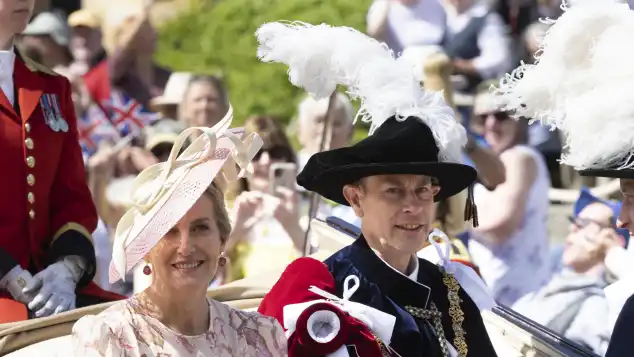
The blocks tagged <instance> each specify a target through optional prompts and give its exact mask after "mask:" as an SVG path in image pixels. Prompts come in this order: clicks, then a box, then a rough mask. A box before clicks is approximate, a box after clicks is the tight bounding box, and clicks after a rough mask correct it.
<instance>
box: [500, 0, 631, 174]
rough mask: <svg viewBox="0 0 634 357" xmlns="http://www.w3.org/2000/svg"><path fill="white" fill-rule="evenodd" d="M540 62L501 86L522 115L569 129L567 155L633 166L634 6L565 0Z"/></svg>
mask: <svg viewBox="0 0 634 357" xmlns="http://www.w3.org/2000/svg"><path fill="white" fill-rule="evenodd" d="M561 8H562V9H563V10H564V13H563V14H562V15H561V16H560V17H559V18H558V19H557V20H556V21H554V20H546V21H547V23H549V24H551V26H550V28H549V29H548V31H547V33H546V35H545V36H544V38H543V39H542V41H541V43H540V49H539V51H538V52H537V53H538V54H537V55H536V58H535V63H534V64H522V65H521V66H520V67H518V68H517V69H515V70H514V71H513V72H512V73H510V74H507V75H506V76H505V78H503V79H502V80H501V81H500V85H499V87H498V88H494V91H495V92H496V94H498V95H499V96H498V97H499V98H500V99H501V103H500V104H501V105H502V106H503V108H504V109H505V110H508V111H510V112H511V113H513V114H514V116H515V117H517V118H521V117H523V118H529V119H532V120H539V121H541V123H542V124H544V125H549V126H552V127H556V128H558V129H560V130H561V131H562V132H563V133H564V134H565V135H566V146H567V149H568V153H567V154H565V155H564V156H563V158H562V162H563V163H564V164H567V165H571V166H573V167H575V168H576V169H578V170H583V169H605V168H614V167H619V168H621V169H622V168H629V166H634V164H631V163H628V160H629V159H630V158H631V156H632V152H633V149H634V130H629V129H628V128H634V100H632V99H631V94H630V98H629V99H628V98H627V96H628V93H631V90H632V89H634V62H632V61H631V59H632V58H634V47H632V46H630V42H631V39H630V38H631V34H632V33H634V32H633V31H634V12H632V11H631V10H630V9H629V7H628V5H627V4H623V3H621V2H617V1H615V0H607V1H606V0H574V1H573V2H570V3H567V2H565V1H564V3H563V4H562V6H561Z"/></svg>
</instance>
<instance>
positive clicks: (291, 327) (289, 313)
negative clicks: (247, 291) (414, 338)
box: [283, 275, 396, 344]
mask: <svg viewBox="0 0 634 357" xmlns="http://www.w3.org/2000/svg"><path fill="white" fill-rule="evenodd" d="M350 282H352V286H349V284H350ZM343 284H344V285H343V286H344V292H343V298H339V297H337V296H335V295H333V294H330V293H329V292H327V291H324V290H322V289H319V288H317V287H315V286H311V287H310V288H309V289H308V290H309V291H311V292H313V293H315V294H317V295H319V296H321V297H323V298H324V299H325V300H323V299H320V300H313V301H308V302H304V303H299V304H292V305H286V306H284V311H283V313H284V328H286V330H287V332H286V336H287V337H290V336H291V335H292V334H293V332H295V330H296V328H297V326H296V324H297V319H298V318H299V316H300V315H301V314H302V312H304V310H306V309H307V308H308V307H310V306H312V305H314V304H318V303H324V302H325V303H329V304H331V305H333V306H336V307H337V308H339V309H341V310H343V311H345V312H347V313H348V314H350V316H352V317H354V318H355V319H357V320H359V321H361V322H362V323H363V324H364V325H366V326H367V327H368V328H369V329H370V331H372V333H374V334H375V335H376V337H378V338H379V339H381V341H383V342H385V344H389V343H390V341H391V339H392V331H393V330H394V324H395V323H396V317H394V316H392V315H390V314H387V313H385V312H383V311H380V310H377V309H375V308H373V307H370V306H367V305H363V304H359V303H357V302H354V301H350V298H351V297H352V295H353V294H354V293H355V292H356V291H357V289H358V288H359V286H360V282H359V278H358V277H357V276H354V275H350V276H348V277H347V278H346V280H345V281H344V283H343Z"/></svg>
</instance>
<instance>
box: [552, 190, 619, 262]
mask: <svg viewBox="0 0 634 357" xmlns="http://www.w3.org/2000/svg"><path fill="white" fill-rule="evenodd" d="M611 228H612V210H611V209H610V208H609V207H608V206H606V205H604V204H602V203H598V202H597V203H591V204H589V205H587V206H586V207H585V208H584V209H583V210H581V212H579V215H578V216H577V217H575V218H574V219H573V221H572V222H571V226H570V233H569V234H568V236H567V237H566V245H565V248H564V252H563V256H562V260H563V263H564V265H567V266H569V267H571V268H572V269H574V270H575V271H577V272H579V273H583V272H586V271H587V270H588V269H590V268H592V267H595V266H597V265H598V264H602V263H603V259H604V257H605V253H606V252H605V248H603V247H604V246H603V245H601V242H600V240H601V237H599V232H600V231H601V230H602V229H611Z"/></svg>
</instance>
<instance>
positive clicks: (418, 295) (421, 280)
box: [348, 236, 442, 309]
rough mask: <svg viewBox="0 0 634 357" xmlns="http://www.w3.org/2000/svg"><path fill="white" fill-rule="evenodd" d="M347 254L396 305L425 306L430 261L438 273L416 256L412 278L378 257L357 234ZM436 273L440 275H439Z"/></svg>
mask: <svg viewBox="0 0 634 357" xmlns="http://www.w3.org/2000/svg"><path fill="white" fill-rule="evenodd" d="M348 258H349V259H350V262H351V263H352V265H353V266H354V267H356V268H357V269H358V270H359V271H360V272H361V274H363V276H364V277H365V278H366V279H368V280H370V281H371V282H372V283H374V284H376V285H377V286H378V287H379V289H380V290H381V293H383V294H385V295H387V296H388V297H389V298H390V299H392V300H393V301H394V302H395V303H396V304H398V305H399V306H401V307H404V306H407V305H411V306H416V307H420V308H424V309H426V308H428V304H429V301H430V297H431V287H430V285H429V284H428V281H429V280H433V279H430V278H433V277H429V276H427V275H428V271H429V270H430V265H431V269H432V270H435V271H436V273H438V274H439V272H438V269H437V268H436V266H435V265H433V264H431V263H429V262H427V261H425V260H423V259H420V258H419V259H418V266H419V268H418V279H417V281H413V280H411V279H410V278H408V277H407V276H405V275H403V274H401V273H400V272H398V271H397V270H395V269H394V268H392V267H390V266H389V265H387V263H386V262H385V261H383V260H382V259H381V258H379V256H377V255H376V254H375V253H374V252H373V251H372V249H371V248H370V246H369V245H368V243H367V242H366V240H365V237H363V236H360V237H359V238H358V239H357V240H356V241H355V242H354V243H353V244H352V245H350V256H349V257H348ZM438 277H439V278H440V276H438ZM440 279H442V278H440Z"/></svg>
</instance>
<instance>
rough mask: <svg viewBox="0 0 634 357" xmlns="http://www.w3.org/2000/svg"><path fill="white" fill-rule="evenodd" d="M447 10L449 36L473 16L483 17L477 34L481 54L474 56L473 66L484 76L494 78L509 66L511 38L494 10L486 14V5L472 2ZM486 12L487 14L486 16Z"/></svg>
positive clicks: (458, 30)
mask: <svg viewBox="0 0 634 357" xmlns="http://www.w3.org/2000/svg"><path fill="white" fill-rule="evenodd" d="M452 10H453V9H451V8H450V9H448V11H447V36H449V37H451V36H453V35H455V34H457V33H459V32H461V31H462V30H464V29H465V27H466V26H467V25H468V24H469V22H470V21H471V19H473V18H474V17H483V16H486V17H485V19H484V27H483V28H482V31H480V34H479V35H478V48H480V55H479V56H478V57H476V58H474V59H473V66H474V67H475V68H476V70H477V71H478V73H479V74H480V76H482V78H484V79H490V78H496V77H498V76H499V75H501V74H502V73H505V72H506V71H507V70H508V69H509V68H510V66H511V60H512V58H511V52H510V44H511V42H510V38H509V36H508V31H507V29H506V26H505V25H504V20H502V18H501V17H500V15H498V14H496V13H489V8H488V7H487V6H486V4H475V5H473V6H472V7H471V8H469V9H468V10H467V11H465V12H463V13H460V14H458V13H456V12H455V11H452ZM487 14H488V15H487Z"/></svg>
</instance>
